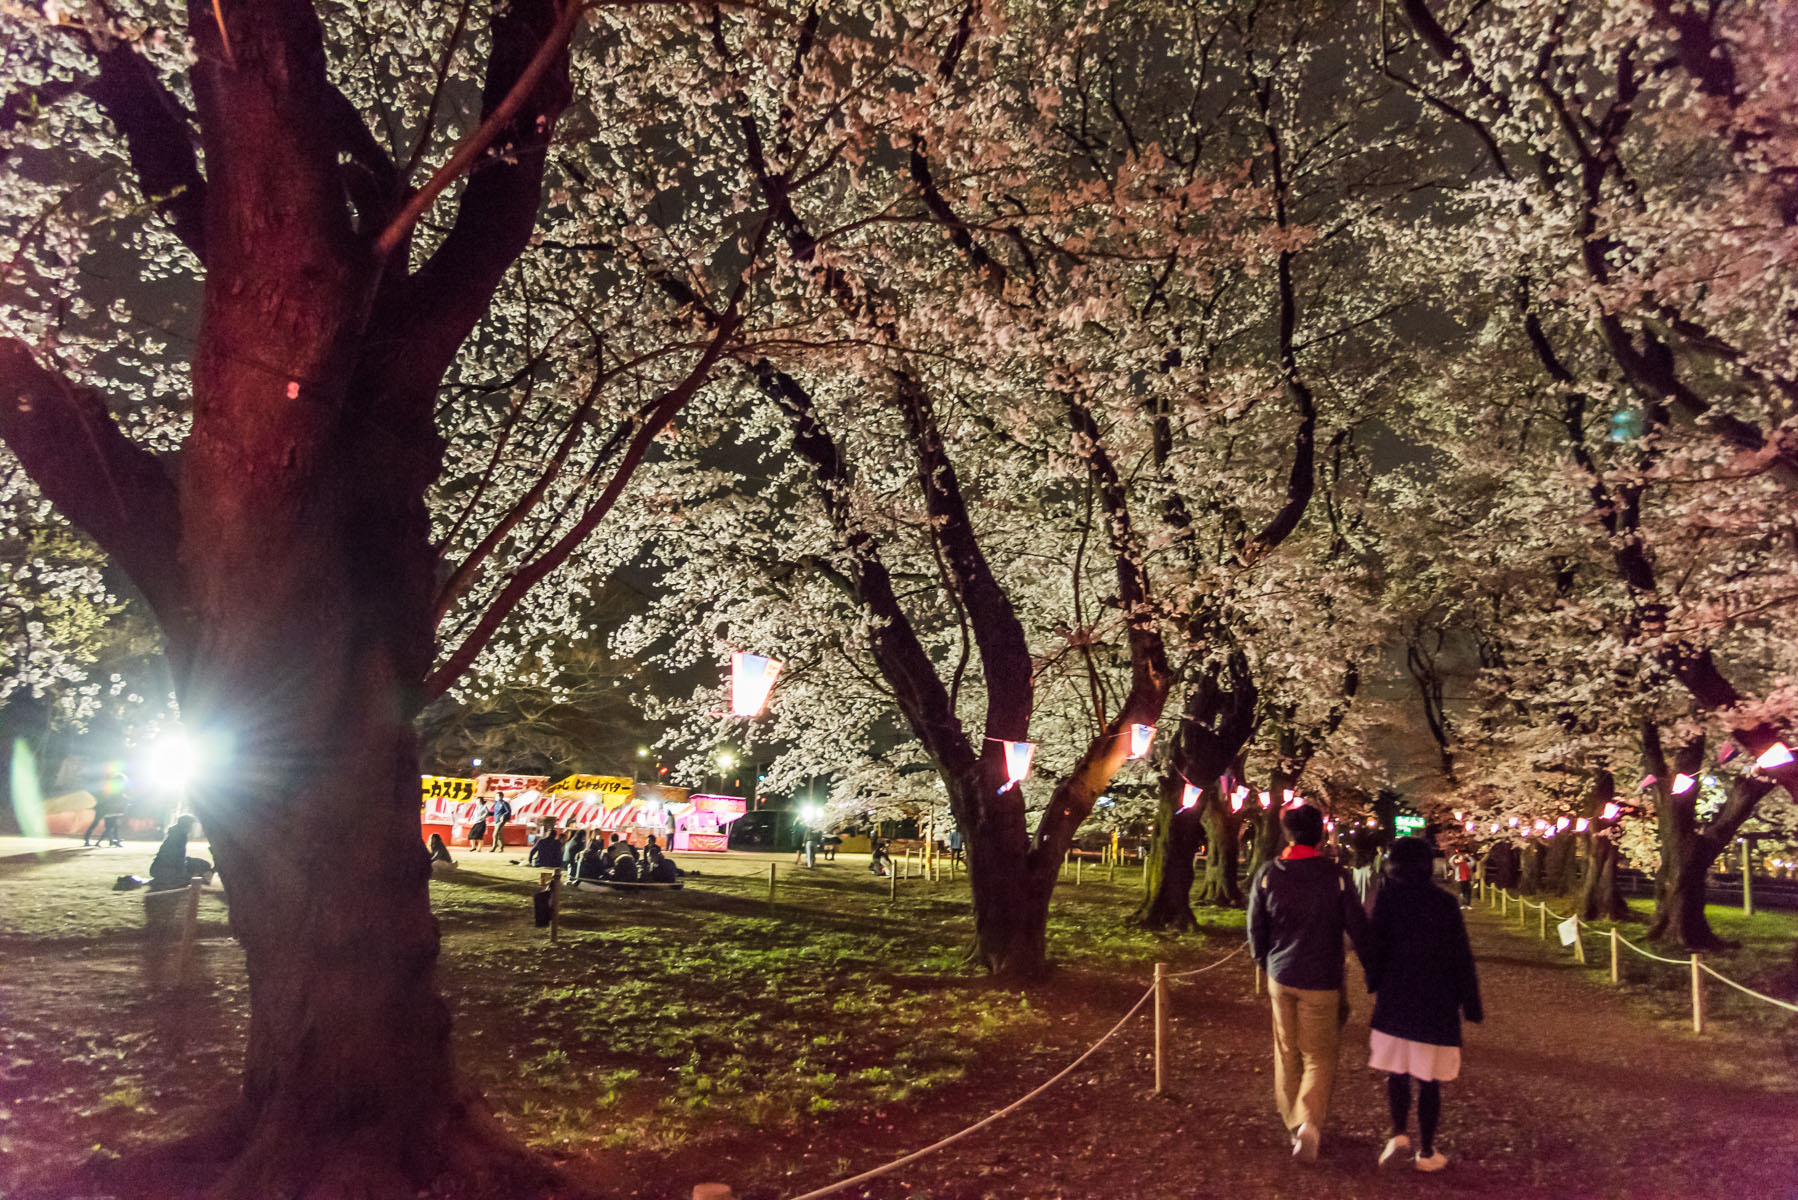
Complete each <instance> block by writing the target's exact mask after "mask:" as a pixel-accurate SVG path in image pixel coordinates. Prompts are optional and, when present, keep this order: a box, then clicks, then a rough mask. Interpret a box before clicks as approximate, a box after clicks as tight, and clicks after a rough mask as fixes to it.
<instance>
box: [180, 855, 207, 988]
mask: <svg viewBox="0 0 1798 1200" xmlns="http://www.w3.org/2000/svg"><path fill="white" fill-rule="evenodd" d="M200 887H201V884H200V882H199V881H198V880H189V881H188V884H187V903H185V904H183V905H182V906H181V944H180V947H179V948H178V949H177V950H176V952H175V986H176V987H181V986H183V984H184V983H185V982H186V979H187V964H188V962H189V961H190V960H191V959H192V958H193V952H194V942H195V941H196V940H198V938H199V935H200Z"/></svg>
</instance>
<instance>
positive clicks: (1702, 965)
mask: <svg viewBox="0 0 1798 1200" xmlns="http://www.w3.org/2000/svg"><path fill="white" fill-rule="evenodd" d="M1698 969H1699V970H1701V971H1703V972H1704V973H1705V974H1706V975H1709V976H1710V977H1711V978H1713V979H1721V980H1722V981H1723V982H1724V983H1727V984H1728V985H1729V986H1730V987H1732V988H1734V989H1736V991H1738V992H1742V993H1744V994H1745V995H1749V996H1753V997H1754V998H1755V999H1756V1000H1765V1001H1766V1002H1767V1003H1768V1004H1776V1005H1778V1006H1779V1007H1780V1008H1783V1009H1785V1010H1786V1011H1787V1012H1798V1004H1789V1003H1787V1002H1786V1001H1784V1000H1775V999H1774V998H1773V997H1772V996H1768V995H1763V994H1762V993H1760V992H1757V991H1755V990H1754V989H1753V988H1751V987H1743V986H1742V985H1741V984H1739V983H1737V982H1736V981H1735V980H1733V979H1731V978H1730V977H1729V976H1727V975H1724V974H1722V973H1721V972H1718V971H1713V970H1712V969H1711V968H1710V965H1709V964H1708V963H1706V962H1704V961H1703V960H1702V959H1701V960H1699V963H1698Z"/></svg>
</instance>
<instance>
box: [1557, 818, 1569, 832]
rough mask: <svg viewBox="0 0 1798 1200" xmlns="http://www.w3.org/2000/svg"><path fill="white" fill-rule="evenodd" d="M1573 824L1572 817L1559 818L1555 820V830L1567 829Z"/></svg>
mask: <svg viewBox="0 0 1798 1200" xmlns="http://www.w3.org/2000/svg"><path fill="white" fill-rule="evenodd" d="M1571 824H1573V818H1572V817H1557V818H1556V819H1555V828H1556V829H1565V828H1567V827H1568V826H1569V825H1571Z"/></svg>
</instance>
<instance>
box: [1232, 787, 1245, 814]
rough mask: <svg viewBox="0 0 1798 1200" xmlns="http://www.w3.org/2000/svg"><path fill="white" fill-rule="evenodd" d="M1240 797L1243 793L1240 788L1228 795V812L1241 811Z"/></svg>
mask: <svg viewBox="0 0 1798 1200" xmlns="http://www.w3.org/2000/svg"><path fill="white" fill-rule="evenodd" d="M1242 796H1243V791H1242V789H1241V788H1237V789H1236V790H1235V791H1234V792H1231V793H1230V811H1231V812H1241V811H1242Z"/></svg>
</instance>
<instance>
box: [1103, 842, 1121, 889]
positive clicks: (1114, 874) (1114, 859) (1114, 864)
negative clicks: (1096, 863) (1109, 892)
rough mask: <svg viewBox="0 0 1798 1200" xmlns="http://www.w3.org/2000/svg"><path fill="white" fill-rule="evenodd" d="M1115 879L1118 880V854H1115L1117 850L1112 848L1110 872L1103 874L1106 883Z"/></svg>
mask: <svg viewBox="0 0 1798 1200" xmlns="http://www.w3.org/2000/svg"><path fill="white" fill-rule="evenodd" d="M1117 881H1118V855H1117V851H1116V850H1113V851H1112V852H1111V873H1110V874H1108V875H1106V876H1105V882H1106V883H1116V882H1117Z"/></svg>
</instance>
